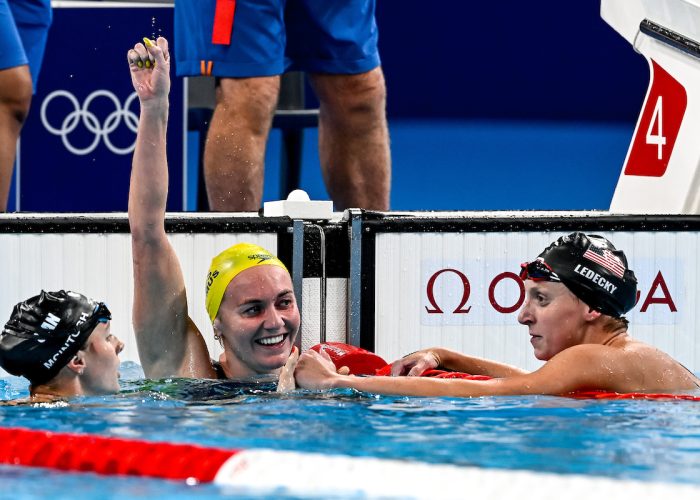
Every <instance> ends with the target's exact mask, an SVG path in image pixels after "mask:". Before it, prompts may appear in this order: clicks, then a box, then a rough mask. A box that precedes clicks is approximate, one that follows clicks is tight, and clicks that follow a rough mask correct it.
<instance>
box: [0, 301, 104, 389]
mask: <svg viewBox="0 0 700 500" xmlns="http://www.w3.org/2000/svg"><path fill="white" fill-rule="evenodd" d="M110 319H112V315H111V313H110V312H109V309H107V306H105V305H104V304H103V303H102V302H95V301H93V300H91V299H89V298H87V297H85V296H84V295H81V294H79V293H75V292H66V291H64V290H61V291H58V292H45V291H43V290H42V292H41V294H39V295H37V296H35V297H32V298H30V299H28V300H25V301H24V302H20V303H19V304H17V305H16V306H15V307H14V309H13V310H12V316H10V320H9V321H8V322H7V323H6V324H5V328H3V330H2V334H0V366H2V367H3V368H4V369H5V370H7V371H8V372H9V373H11V374H13V375H20V376H23V377H26V378H28V379H29V381H30V382H31V383H32V384H33V385H36V384H43V383H46V382H48V381H49V380H51V379H52V378H53V377H55V376H56V374H57V373H58V372H59V371H61V368H63V367H64V366H66V364H68V361H70V359H71V358H72V357H73V356H74V355H75V353H77V352H78V351H79V350H80V348H82V347H83V345H84V344H85V341H86V340H87V338H88V337H89V336H90V334H91V333H92V331H93V330H94V329H95V326H97V323H98V322H100V321H107V320H110Z"/></svg>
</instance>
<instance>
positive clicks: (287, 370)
mask: <svg viewBox="0 0 700 500" xmlns="http://www.w3.org/2000/svg"><path fill="white" fill-rule="evenodd" d="M324 354H325V351H324ZM328 359H330V358H328ZM298 362H299V350H298V349H297V348H296V347H292V354H290V355H289V359H287V362H286V363H285V364H284V366H283V367H282V370H281V371H280V376H279V380H278V381H277V392H281V393H284V392H291V391H293V390H294V389H296V380H295V379H294V371H295V370H296V367H297V363H298ZM333 366H334V367H335V365H333ZM337 373H338V374H339V375H348V374H350V368H348V367H347V366H341V367H340V368H338V371H337Z"/></svg>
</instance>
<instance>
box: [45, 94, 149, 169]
mask: <svg viewBox="0 0 700 500" xmlns="http://www.w3.org/2000/svg"><path fill="white" fill-rule="evenodd" d="M98 97H105V98H107V99H109V100H111V101H112V104H113V105H114V111H112V112H111V113H110V114H109V115H108V116H107V118H106V119H105V121H104V123H100V120H99V119H98V117H97V115H95V114H94V113H93V112H91V111H90V110H89V108H90V105H91V104H92V102H93V101H94V100H95V99H97V98H98ZM61 98H65V99H68V101H69V102H70V103H71V104H72V106H73V110H72V111H71V112H70V113H68V114H67V115H66V117H65V118H64V119H63V121H62V122H61V123H60V124H58V126H54V125H52V124H50V123H49V120H48V118H47V115H46V113H47V109H48V107H49V104H50V103H51V102H54V100H55V99H61ZM136 98H137V94H136V92H133V93H132V94H131V95H130V96H129V97H128V98H127V99H126V101H125V102H124V106H123V107H122V105H121V103H120V102H119V99H118V98H117V96H115V95H114V94H113V93H112V92H110V91H108V90H95V91H94V92H92V93H91V94H90V95H89V96H87V98H86V99H85V101H84V102H83V104H82V106H81V105H80V103H79V102H78V99H77V98H76V97H75V96H74V95H73V94H72V93H70V92H68V91H67V90H55V91H53V92H51V93H50V94H49V95H48V96H46V99H44V102H43V103H42V104H41V123H42V124H43V125H44V127H46V130H48V131H49V132H50V133H51V134H53V135H57V136H59V137H60V138H61V141H62V142H63V145H64V146H65V147H66V149H67V150H68V151H70V152H71V153H73V154H74V155H78V156H82V155H87V154H90V153H92V152H93V151H94V150H95V149H96V148H97V146H99V144H100V141H101V140H104V143H105V146H106V147H107V149H109V150H110V151H111V152H112V153H114V154H118V155H126V154H130V153H131V152H132V151H133V150H134V148H135V146H136V137H134V141H133V142H132V143H131V145H129V146H127V147H125V148H120V147H117V146H115V145H114V144H113V143H112V141H111V140H110V134H111V133H112V132H114V131H115V130H116V129H117V127H119V125H120V124H121V122H122V120H123V121H124V124H125V125H126V126H127V128H128V129H129V130H131V131H132V132H134V134H135V133H136V130H137V129H138V124H139V119H138V116H137V115H136V113H134V112H133V111H131V110H129V107H130V106H131V104H132V102H134V100H135V99H136ZM81 123H82V124H83V125H84V126H85V128H86V129H87V130H88V131H89V132H91V133H92V134H93V135H94V137H93V139H92V142H91V143H90V144H89V145H88V146H87V147H84V148H78V147H76V146H74V145H73V144H72V143H71V142H70V139H69V135H70V134H71V133H72V132H73V131H74V130H75V129H76V128H77V127H78V125H80V124H81Z"/></svg>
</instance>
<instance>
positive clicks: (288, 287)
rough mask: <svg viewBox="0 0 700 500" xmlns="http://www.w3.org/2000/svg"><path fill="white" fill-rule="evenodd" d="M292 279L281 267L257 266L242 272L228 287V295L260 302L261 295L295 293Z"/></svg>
mask: <svg viewBox="0 0 700 500" xmlns="http://www.w3.org/2000/svg"><path fill="white" fill-rule="evenodd" d="M293 291H294V286H293V285H292V277H291V276H290V275H289V273H288V272H287V271H285V270H284V269H282V268H281V267H279V266H255V267H251V268H248V269H246V270H245V271H241V272H240V273H239V274H238V275H236V277H235V278H233V279H232V280H231V282H230V283H229V284H228V286H227V287H226V295H230V296H235V297H238V298H240V297H243V296H245V297H250V298H252V299H254V300H258V299H257V297H260V295H261V293H265V295H269V293H270V292H272V293H273V294H274V295H275V296H277V295H280V294H284V293H293Z"/></svg>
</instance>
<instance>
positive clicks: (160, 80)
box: [126, 37, 170, 106]
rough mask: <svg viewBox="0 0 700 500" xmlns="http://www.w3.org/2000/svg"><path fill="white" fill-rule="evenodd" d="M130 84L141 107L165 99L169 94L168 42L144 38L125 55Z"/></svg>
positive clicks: (161, 39)
mask: <svg viewBox="0 0 700 500" xmlns="http://www.w3.org/2000/svg"><path fill="white" fill-rule="evenodd" d="M126 57H127V60H128V62H129V69H130V71H131V82H132V83H133V85H134V90H136V93H137V94H138V96H139V100H140V101H141V105H142V106H143V105H148V104H149V103H151V102H158V101H162V100H163V99H164V98H165V99H167V97H168V93H169V92H170V52H169V50H168V41H167V40H166V39H165V38H163V37H158V40H157V41H156V42H153V41H152V40H149V39H148V38H144V43H137V44H136V45H134V48H133V49H131V50H129V52H128V53H127V56H126Z"/></svg>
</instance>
